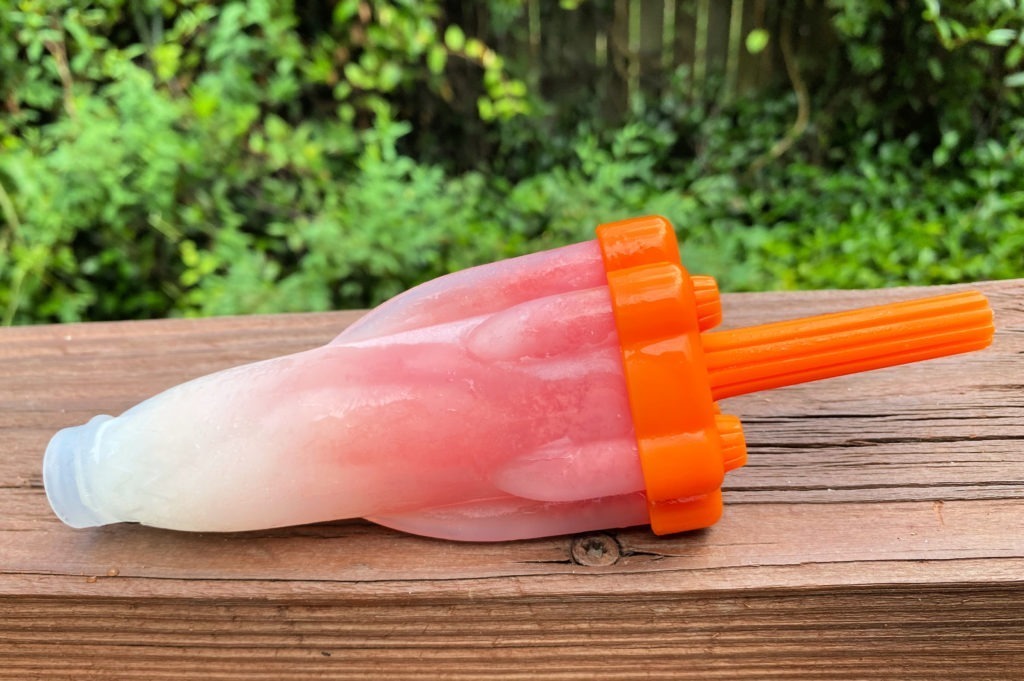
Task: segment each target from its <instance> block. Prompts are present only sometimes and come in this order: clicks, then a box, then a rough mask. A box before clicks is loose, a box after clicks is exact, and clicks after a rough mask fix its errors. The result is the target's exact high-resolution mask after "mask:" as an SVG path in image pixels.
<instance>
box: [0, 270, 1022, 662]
mask: <svg viewBox="0 0 1024 681" xmlns="http://www.w3.org/2000/svg"><path fill="white" fill-rule="evenodd" d="M978 287H979V288H981V289H982V290H983V291H985V292H986V293H987V294H988V295H989V297H990V299H991V301H992V303H993V306H994V307H995V308H996V324H997V328H998V333H997V336H996V341H995V343H994V345H993V347H992V348H991V349H990V350H987V351H985V352H982V353H976V354H973V355H968V356H962V357H953V358H947V359H942V360H935V361H932V362H928V363H923V364H919V365H914V366H908V367H900V368H893V369H886V370H883V371H877V372H873V373H871V374H864V375H859V376H851V377H845V378H840V379H833V380H830V381H827V382H821V383H817V384H810V385H804V386H797V387H793V388H787V389H783V390H777V391H773V392H769V393H763V394H758V395H752V396H746V397H743V398H736V399H732V400H728V401H726V402H725V403H724V404H723V407H724V408H725V409H726V410H727V411H729V412H731V413H737V414H739V415H740V416H742V417H743V420H744V423H745V428H746V433H747V438H748V441H749V445H750V463H749V464H748V466H747V467H746V468H743V469H741V470H739V471H736V472H734V473H732V474H731V475H730V477H729V478H728V480H727V487H726V503H727V510H726V516H725V518H724V519H723V520H722V522H721V523H720V524H718V525H717V526H715V527H713V528H711V529H709V530H705V531H701V532H695V533H689V534H684V535H679V536H674V537H667V538H658V537H654V536H653V535H651V534H650V533H649V531H647V530H645V529H643V528H633V529H628V530H611V531H608V532H605V533H595V534H591V535H584V536H578V537H556V538H551V539H541V540H535V541H524V542H511V543H499V544H459V543H451V542H443V541H435V540H430V539H424V538H420V537H413V536H408V535H403V534H399V533H396V532H392V531H389V530H386V529H382V528H379V527H376V526H373V525H370V524H368V523H365V522H362V521H349V522H337V523H325V524H320V525H312V526H304V527H297V528H289V529H282V530H272V531H266V532H251V533H238V534H225V535H217V534H186V533H177V532H167V531H161V530H153V529H149V528H143V527H137V526H128V525H122V526H112V527H105V528H98V529H95V530H86V531H76V530H71V529H69V528H67V527H64V526H63V525H61V524H60V523H59V522H58V521H57V520H56V518H54V517H53V516H52V514H51V513H50V510H49V507H48V505H47V503H46V499H45V495H44V493H43V489H42V484H41V479H40V471H39V469H40V463H41V457H42V452H43V449H44V448H45V445H46V442H47V440H48V439H49V437H50V436H51V435H52V434H53V433H54V432H55V431H56V430H57V429H59V428H61V427H64V426H68V425H73V424H77V423H81V422H83V421H84V420H86V419H88V418H89V417H90V416H92V415H94V414H96V413H119V412H120V411H122V410H123V409H125V408H127V407H128V406H130V405H132V404H134V403H136V402H138V401H139V400H141V399H143V398H145V397H147V396H149V395H151V394H153V393H155V392H157V391H159V390H161V389H163V388H166V387H169V386H171V385H174V384H176V383H179V382H181V381H183V380H186V379H188V378H191V377H194V376H197V375H200V374H204V373H208V372H210V371H213V370H216V369H220V368H223V367H227V366H231V365H234V364H238V363H241V362H247V361H252V360H256V359H261V358H264V357H270V356H274V355H279V354H283V353H287V352H292V351H297V350H301V349H305V348H308V347H312V346H315V345H318V344H320V343H323V342H325V341H327V340H329V339H330V338H331V337H332V336H333V335H335V334H336V333H337V332H338V331H339V330H340V329H342V328H343V327H344V326H345V325H346V324H348V323H350V322H351V321H352V320H353V319H355V318H356V316H357V313H351V312H339V313H332V314H311V315H282V316H272V317H251V318H222V319H207V320H167V321H154V322H126V323H109V324H86V325H66V326H40V327H21V328H9V329H2V330H0V448H2V449H0V452H2V453H0V679H36V678H40V679H141V678H144V679H165V678H173V679H185V678H204V679H281V680H290V679H360V678H368V677H378V678H388V679H425V678H450V679H519V678H531V679H536V678H542V679H549V678H550V679H593V678H602V679H605V678H607V679H627V678H673V679H750V680H753V679H893V678H900V679H949V678H959V679H1017V678H1022V674H1024V672H1022V671H1021V669H1022V668H1024V533H1022V531H1021V525H1022V520H1024V445H1022V440H1024V302H1022V301H1024V280H1017V281H1009V282H993V283H985V284H979V285H978ZM938 292H940V291H938V290H936V289H928V290H923V289H892V290H885V291H843V292H838V291H827V292H807V293H781V294H740V295H730V296H726V298H725V306H726V319H727V320H728V323H729V325H733V326H737V325H745V324H751V323H757V322H762V321H769V320H773V319H780V318H787V317H794V316H798V315H804V314H815V313H819V312H825V311H831V310H839V309H847V308H852V307H858V306H862V305H869V304H875V303H878V302H884V301H888V300H896V299H907V298H913V297H917V296H920V295H926V294H932V293H938Z"/></svg>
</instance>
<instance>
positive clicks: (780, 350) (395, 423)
mask: <svg viewBox="0 0 1024 681" xmlns="http://www.w3.org/2000/svg"><path fill="white" fill-rule="evenodd" d="M720 319H721V307H720V303H719V298H718V291H717V287H716V285H715V282H714V280H713V279H711V278H710V277H700V276H690V275H689V274H688V273H687V272H686V271H685V270H684V269H683V267H682V266H681V264H680V260H679V252H678V247H677V245H676V241H675V234H674V231H673V229H672V227H671V225H669V224H668V222H667V221H665V220H664V219H662V218H658V217H644V218H636V219H633V220H626V221H622V222H617V223H610V224H607V225H602V226H601V227H599V228H598V238H597V239H596V240H594V241H589V242H585V243H580V244H576V245H572V246H567V247H564V248H559V249H554V250H551V251H546V252H542V253H536V254H533V255H527V256H523V257H520V258H515V259H512V260H507V261H503V262H498V263H494V264H491V265H485V266H481V267H476V268H472V269H469V270H465V271H463V272H458V273H455V274H451V275H448V276H445V277H441V278H439V279H436V280H434V281H431V282H428V283H426V284H423V285H421V286H419V287H417V288H414V289H412V290H410V291H408V292H406V293H405V294H403V295H400V296H398V297H396V298H394V299H393V300H391V301H389V302H387V303H385V304H384V305H381V306H380V307H378V308H377V309H376V310H374V311H372V312H371V313H369V314H368V315H366V316H365V317H364V318H362V319H361V320H360V321H359V322H357V323H356V324H354V325H352V326H351V327H349V328H348V329H346V330H345V331H344V332H343V333H342V334H341V335H339V336H338V337H337V338H335V339H334V340H333V341H332V342H331V343H329V344H327V345H325V346H323V347H320V348H316V349H313V350H309V351H306V352H301V353H298V354H294V355H289V356H286V357H280V358H276V359H271V360H267V361H263V362H257V363H254V364H248V365H244V366H240V367H235V368H233V369H228V370H226V371H222V372H219V373H216V374H212V375H209V376H204V377H201V378H197V379H195V380H193V381H190V382H188V383H185V384H182V385H179V386H177V387H174V388H171V389H169V390H167V391H165V392H163V393H161V394H159V395H156V396H155V397H152V398H150V399H148V400H146V401H144V402H142V403H140V404H139V405H137V406H135V407H133V408H131V409H129V410H128V411H126V412H124V413H123V414H121V415H120V416H118V417H116V418H115V417H111V416H97V417H95V418H94V419H92V420H91V421H90V422H89V423H87V424H85V425H82V426H78V427H74V428H67V429H64V430H61V431H60V432H58V433H57V434H56V435H55V436H54V437H53V439H52V440H51V442H50V444H49V447H48V448H47V450H46V455H45V458H44V464H43V469H44V470H43V472H44V483H45V487H46V493H47V496H48V498H49V500H50V504H51V506H52V507H53V509H54V511H55V512H56V514H57V515H58V516H59V517H60V518H61V520H63V521H64V522H65V523H67V524H69V525H71V526H73V527H80V528H84V527H93V526H98V525H105V524H108V523H117V522H138V523H143V524H146V525H152V526H156V527H163V528H171V529H178V530H193V531H236V530H252V529H262V528H269V527H279V526H285V525H295V524H302V523H310V522H318V521H327V520H336V519H343V518H355V517H364V518H368V519H370V520H372V521H374V522H377V523H380V524H382V525H386V526H389V527H392V528H396V529H399V530H403V531H407V532H413V533H417V534H422V535H429V536H434V537H443V538H450V539H458V540H474V541H487V540H505V539H521V538H528V537H539V536H547V535H555V534H565V533H572V532H581V531H587V530H595V529H607V528H613V527H624V526H631V525H640V524H644V523H648V522H649V523H651V526H652V528H653V530H654V531H655V532H656V533H659V534H663V533H670V532H678V531H685V530H691V529H696V528H702V527H707V526H709V525H711V524H713V523H714V522H716V521H717V520H718V518H719V516H720V515H721V512H722V502H721V492H720V488H721V485H722V481H723V478H724V475H725V473H726V472H727V471H728V470H731V469H733V468H736V467H738V466H741V465H743V463H744V462H745V461H746V448H745V445H744V441H743V434H742V429H741V426H740V423H739V419H737V418H736V417H734V416H728V415H724V414H721V413H720V412H719V410H718V407H717V400H719V399H722V398H724V397H729V396H732V395H739V394H743V393H747V392H752V391H756V390H764V389H768V388H774V387H779V386H783V385H788V384H792V383H798V382H803V381H811V380H816V379H820V378H827V377H830V376H838V375H841V374H846V373H851V372H856V371H864V370H868V369H873V368H880V367H885V366H892V365H895V364H901V363H904V362H911V361H917V360H921V359H928V358H932V357H939V356H943V355H948V354H953V353H958V352H967V351H970V350H976V349H980V348H983V347H985V346H986V345H988V344H989V342H990V341H991V338H992V333H993V324H992V314H991V310H990V309H989V306H988V303H987V301H986V300H985V298H984V297H983V296H982V295H981V294H980V293H976V292H968V293H958V294H952V295H946V296H939V297H936V298H929V299H925V300H920V301H911V302H908V303H899V304H895V305H887V306H881V307H877V308H868V309H865V310H860V311H854V312H845V313H838V314H833V315H824V316H820V317H814V318H809V319H804V320H797V321H793V322H783V323H775V324H767V325H763V326H759V327H752V328H747V329H739V330H733V331H717V332H713V331H710V329H711V328H712V327H714V326H715V325H716V324H717V323H718V322H719V321H720Z"/></svg>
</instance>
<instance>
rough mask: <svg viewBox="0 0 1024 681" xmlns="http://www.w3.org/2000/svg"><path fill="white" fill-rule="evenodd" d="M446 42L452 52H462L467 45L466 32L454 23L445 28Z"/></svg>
mask: <svg viewBox="0 0 1024 681" xmlns="http://www.w3.org/2000/svg"><path fill="white" fill-rule="evenodd" d="M444 44H445V45H446V46H447V47H448V49H449V50H451V51H452V52H462V48H464V47H465V46H466V34H465V33H463V31H462V29H461V28H460V27H458V26H456V25H455V24H452V25H451V26H449V27H448V28H446V29H445V30H444Z"/></svg>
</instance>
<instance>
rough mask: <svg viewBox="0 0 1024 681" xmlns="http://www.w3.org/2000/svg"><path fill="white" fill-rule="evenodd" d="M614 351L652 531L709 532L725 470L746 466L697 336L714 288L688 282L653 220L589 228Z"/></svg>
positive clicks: (712, 307)
mask: <svg viewBox="0 0 1024 681" xmlns="http://www.w3.org/2000/svg"><path fill="white" fill-rule="evenodd" d="M597 238H598V241H599V243H600V244H601V252H602V254H603V256H604V263H605V269H606V271H607V273H608V287H609V290H610V291H611V296H612V305H613V308H614V311H615V323H616V326H617V328H618V332H619V342H620V344H621V346H622V357H623V361H624V365H625V373H626V384H627V388H628V391H629V401H630V408H631V410H632V413H633V427H634V429H635V431H636V438H637V446H638V448H639V452H640V462H641V466H642V468H643V475H644V483H645V485H646V488H647V505H648V509H649V512H650V518H651V528H652V529H653V530H654V532H655V533H656V534H668V533H671V532H682V531H685V530H694V529H699V528H702V527H708V526H710V525H713V524H714V523H715V522H716V521H717V520H718V519H719V518H720V517H721V515H722V493H721V489H720V488H721V486H722V480H723V479H724V477H725V472H726V471H728V470H732V469H733V468H738V467H739V466H742V465H743V464H744V463H746V458H747V454H746V445H745V443H744V440H743V431H742V428H741V426H740V421H739V419H738V418H737V417H735V416H727V415H725V414H721V413H719V410H718V407H717V405H716V404H715V402H714V400H713V399H712V396H711V385H710V383H709V379H708V372H707V369H706V368H705V362H704V350H703V347H702V344H701V339H700V334H701V332H702V331H707V330H708V329H711V328H713V327H714V326H715V325H717V324H718V323H719V322H720V321H721V320H722V307H721V301H720V299H719V294H718V286H717V284H716V283H715V280H714V279H712V278H711V277H704V276H695V277H691V276H690V275H689V274H688V273H687V272H686V270H685V269H683V266H682V264H681V263H680V260H679V248H678V246H677V243H676V236H675V231H674V230H673V229H672V225H671V224H669V222H668V221H667V220H665V219H664V218H661V217H643V218H634V219H631V220H623V221H621V222H613V223H609V224H606V225H601V226H600V227H598V229H597Z"/></svg>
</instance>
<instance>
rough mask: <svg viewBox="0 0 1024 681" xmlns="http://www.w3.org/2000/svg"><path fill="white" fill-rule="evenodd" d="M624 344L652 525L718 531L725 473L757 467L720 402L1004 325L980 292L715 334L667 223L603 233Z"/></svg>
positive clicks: (702, 289)
mask: <svg viewBox="0 0 1024 681" xmlns="http://www.w3.org/2000/svg"><path fill="white" fill-rule="evenodd" d="M597 235H598V241H599V242H600V244H601V251H602V254H603V256H604V263H605V269H606V270H607V276H608V289H609V291H610V293H611V298H612V305H613V308H614V313H615V324H616V328H617V330H618V334H619V342H620V344H621V347H622V358H623V364H624V369H625V377H626V386H627V389H628V391H629V405H630V410H631V412H632V416H633V427H634V430H635V434H636V439H637V449H638V451H639V455H640V464H641V466H642V468H643V476H644V484H645V486H646V494H647V505H648V511H649V513H650V518H651V527H652V528H653V530H654V531H655V532H656V533H658V534H665V533H668V532H679V531H683V530H691V529H697V528H701V527H707V526H709V525H712V524H713V523H714V522H715V521H717V520H718V518H719V516H720V515H721V512H722V495H721V492H720V486H721V484H722V480H723V477H724V475H725V472H726V471H729V470H733V469H735V468H738V467H740V466H742V465H744V464H745V463H746V460H747V450H746V444H745V441H744V438H743V430H742V427H741V425H740V421H739V419H738V418H736V417H735V416H729V415H725V414H721V413H719V410H718V407H717V405H716V404H715V400H718V399H722V398H725V397H731V396H733V395H741V394H744V393H748V392H753V391H756V390H765V389H768V388H776V387H780V386H784V385H790V384H793V383H801V382H805V381H813V380H817V379H821V378H829V377H832V376H840V375H843V374H848V373H853V372H858V371H867V370H869V369H877V368H882V367H887V366H893V365H896V364H903V363H906V362H914V361H917V360H922V359H931V358H934V357H941V356H944V355H950V354H955V353H960V352H969V351H971V350H978V349H981V348H984V347H986V346H987V345H989V344H990V343H991V341H992V336H993V333H994V330H995V329H994V326H993V322H992V311H991V309H990V307H989V305H988V301H987V300H986V299H985V297H984V296H983V295H981V294H980V293H978V292H974V291H971V292H966V293H956V294H951V295H946V296H937V297H934V298H928V299H925V300H916V301H910V302H906V303H895V304H891V305H882V306H878V307H872V308H866V309H863V310H855V311H852V312H841V313H837V314H831V315H821V316H817V317H810V318H807V319H799V320H794V321H788V322H779V323H775V324H765V325H762V326H755V327H751V328H747V329H738V330H731V331H716V332H710V333H704V332H705V331H708V329H710V328H712V327H713V326H715V325H716V324H718V322H719V321H720V320H721V317H722V312H721V302H720V299H719V294H718V287H717V285H716V284H715V281H714V279H712V278H710V277H699V276H698V277H690V275H689V274H688V273H687V272H686V270H685V269H683V267H682V265H681V264H680V260H679V250H678V247H677V245H676V239H675V232H674V230H673V229H672V226H671V225H670V224H669V223H668V221H667V220H665V219H664V218H660V217H643V218H636V219H633V220H623V221H621V222H615V223H610V224H606V225H602V226H600V227H598V229H597Z"/></svg>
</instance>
